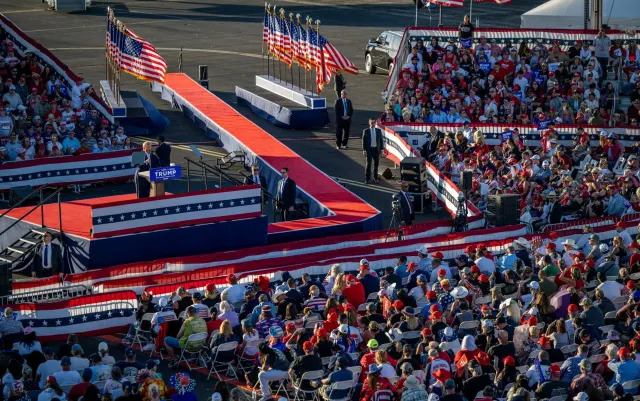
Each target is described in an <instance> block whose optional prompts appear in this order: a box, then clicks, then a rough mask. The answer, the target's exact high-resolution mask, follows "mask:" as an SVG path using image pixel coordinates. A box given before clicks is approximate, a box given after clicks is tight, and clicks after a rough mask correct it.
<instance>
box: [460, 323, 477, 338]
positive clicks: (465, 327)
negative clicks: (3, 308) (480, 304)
mask: <svg viewBox="0 0 640 401" xmlns="http://www.w3.org/2000/svg"><path fill="white" fill-rule="evenodd" d="M479 326H480V321H479V320H469V321H466V322H462V323H460V326H459V327H458V335H460V336H464V335H466V334H471V335H473V334H475V333H476V332H477V331H478V327H479Z"/></svg>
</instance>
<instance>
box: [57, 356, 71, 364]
mask: <svg viewBox="0 0 640 401" xmlns="http://www.w3.org/2000/svg"><path fill="white" fill-rule="evenodd" d="M60 365H62V366H69V365H71V358H69V357H68V356H63V357H62V359H61V360H60Z"/></svg>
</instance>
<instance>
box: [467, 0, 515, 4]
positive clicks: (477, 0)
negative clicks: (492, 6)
mask: <svg viewBox="0 0 640 401" xmlns="http://www.w3.org/2000/svg"><path fill="white" fill-rule="evenodd" d="M473 1H474V2H475V3H496V4H511V0H473Z"/></svg>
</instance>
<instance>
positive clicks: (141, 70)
mask: <svg viewBox="0 0 640 401" xmlns="http://www.w3.org/2000/svg"><path fill="white" fill-rule="evenodd" d="M106 50H107V57H108V58H109V60H110V61H111V62H112V63H113V65H115V66H116V68H118V69H119V70H121V71H124V72H126V73H129V74H131V75H133V76H135V77H138V78H139V79H142V80H145V81H155V82H159V83H164V75H165V74H166V72H167V63H166V62H165V61H164V59H163V58H162V56H160V54H158V52H157V50H156V48H155V47H154V46H153V45H152V44H151V43H149V42H147V41H146V40H144V39H142V38H141V37H140V36H138V35H136V34H135V33H133V31H131V29H129V28H127V26H126V25H124V24H123V23H122V22H120V21H119V20H117V19H116V18H115V17H114V16H113V15H112V14H111V15H108V16H107V41H106Z"/></svg>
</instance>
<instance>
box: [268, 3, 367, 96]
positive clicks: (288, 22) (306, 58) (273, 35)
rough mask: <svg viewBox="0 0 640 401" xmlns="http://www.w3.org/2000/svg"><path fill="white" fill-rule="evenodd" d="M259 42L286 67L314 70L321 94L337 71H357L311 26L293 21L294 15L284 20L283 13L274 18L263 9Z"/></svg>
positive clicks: (271, 13) (353, 72)
mask: <svg viewBox="0 0 640 401" xmlns="http://www.w3.org/2000/svg"><path fill="white" fill-rule="evenodd" d="M262 41H263V43H264V44H266V45H267V47H268V50H269V53H271V54H272V55H273V56H274V57H275V58H277V59H279V60H280V61H282V62H283V63H285V64H287V65H288V66H289V67H291V66H292V65H293V63H294V62H295V63H297V64H298V65H299V66H300V67H302V68H304V69H306V70H311V69H312V68H315V69H316V87H317V88H318V92H321V91H322V88H323V87H324V85H326V84H327V83H328V82H329V81H331V75H332V74H333V73H335V72H336V71H345V72H348V73H350V74H354V75H355V74H358V67H356V66H355V65H354V64H353V63H352V62H351V61H349V60H348V59H347V58H346V57H345V56H344V55H343V54H342V53H340V52H339V51H338V49H336V48H335V47H334V46H333V45H332V44H331V42H329V41H328V40H327V39H326V38H325V37H324V36H322V35H320V34H319V33H318V31H317V28H316V29H314V28H313V26H311V24H310V23H307V24H305V25H303V24H301V23H300V17H299V16H298V21H297V22H295V21H294V20H293V14H289V19H287V18H286V16H285V14H284V11H282V12H281V13H280V15H277V14H276V12H275V9H274V11H273V12H272V11H271V10H270V9H269V8H268V7H265V13H264V27H263V31H262Z"/></svg>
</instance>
